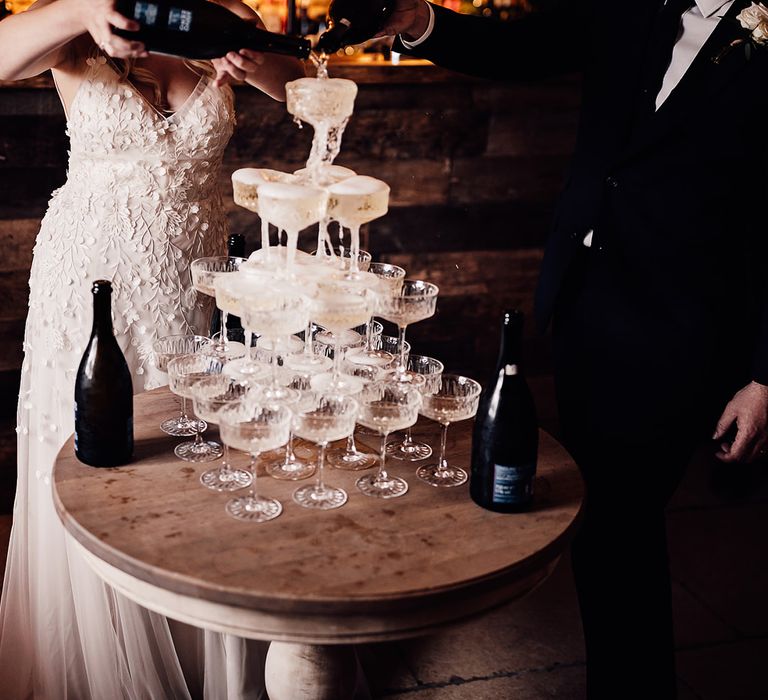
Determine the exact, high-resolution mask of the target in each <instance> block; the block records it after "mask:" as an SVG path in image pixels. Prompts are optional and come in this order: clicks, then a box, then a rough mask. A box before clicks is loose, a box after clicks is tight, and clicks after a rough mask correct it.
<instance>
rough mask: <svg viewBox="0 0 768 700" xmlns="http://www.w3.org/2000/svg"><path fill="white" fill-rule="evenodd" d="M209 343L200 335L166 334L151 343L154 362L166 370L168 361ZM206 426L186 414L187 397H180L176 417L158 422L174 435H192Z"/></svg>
mask: <svg viewBox="0 0 768 700" xmlns="http://www.w3.org/2000/svg"><path fill="white" fill-rule="evenodd" d="M210 345H211V339H210V338H206V337H205V336H202V335H166V336H164V337H163V338H158V339H157V340H156V341H155V342H154V343H152V351H153V352H154V353H155V364H156V365H157V368H158V369H159V370H160V371H161V372H166V373H167V372H168V363H169V362H170V361H171V360H174V359H175V358H177V357H180V356H181V355H192V354H194V353H199V352H202V351H203V350H204V349H205V348H206V347H208V346H210ZM207 427H208V426H207V425H206V424H205V422H204V421H201V420H198V419H197V418H194V417H193V418H190V417H189V416H188V415H187V399H186V398H184V397H183V396H182V397H181V408H180V409H179V415H178V416H177V417H176V418H168V419H167V420H164V421H163V422H162V423H161V424H160V429H161V430H162V431H163V432H164V433H168V435H173V436H174V437H192V436H193V435H196V434H197V433H198V432H202V431H203V430H205V429H206V428H207Z"/></svg>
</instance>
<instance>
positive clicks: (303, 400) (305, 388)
mask: <svg viewBox="0 0 768 700" xmlns="http://www.w3.org/2000/svg"><path fill="white" fill-rule="evenodd" d="M281 374H282V375H284V376H286V377H287V380H285V381H281V384H284V385H285V386H286V387H287V388H288V389H289V390H290V391H291V393H290V394H286V395H284V396H283V398H282V400H278V401H277V402H276V403H278V404H281V405H284V406H288V407H289V408H290V409H291V411H292V412H293V413H294V414H296V413H299V412H301V411H304V410H307V409H308V408H309V407H311V406H312V405H313V404H314V402H315V395H314V393H313V392H312V387H311V385H310V378H311V375H309V374H302V373H297V372H294V371H292V370H288V369H285V370H283V371H282V372H281ZM262 395H263V394H262ZM267 396H269V394H268V393H267ZM293 440H294V434H293V429H291V433H290V435H289V436H288V442H287V443H286V445H285V456H284V457H283V458H282V459H278V460H277V461H275V462H270V463H268V464H267V467H266V469H267V474H269V475H270V476H271V477H273V478H275V479H280V480H287V481H300V480H301V479H306V478H308V477H310V476H312V475H313V474H314V473H315V469H316V468H315V465H314V464H313V463H311V462H305V461H304V460H302V459H299V458H298V457H297V456H296V453H295V452H294V450H293Z"/></svg>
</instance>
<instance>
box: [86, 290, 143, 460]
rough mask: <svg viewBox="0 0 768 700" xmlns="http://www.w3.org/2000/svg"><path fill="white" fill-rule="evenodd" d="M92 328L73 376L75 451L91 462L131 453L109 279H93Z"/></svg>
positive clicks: (128, 396) (125, 372)
mask: <svg viewBox="0 0 768 700" xmlns="http://www.w3.org/2000/svg"><path fill="white" fill-rule="evenodd" d="M91 291H92V292H93V329H92V330H91V338H90V340H89V341H88V345H87V346H86V348H85V352H84V353H83V359H82V360H80V367H79V368H78V370H77V376H76V377H75V454H76V456H77V458H78V459H79V460H80V461H81V462H83V463H85V464H90V465H91V466H92V467H117V466H119V465H121V464H127V463H128V462H130V461H131V458H132V457H133V384H132V382H131V372H130V370H129V369H128V364H127V363H126V361H125V357H124V356H123V353H122V351H121V350H120V346H119V345H118V344H117V340H116V339H115V334H114V331H113V330H112V303H111V302H112V285H111V284H110V283H109V282H107V281H105V280H97V281H96V282H94V283H93V288H92V290H91Z"/></svg>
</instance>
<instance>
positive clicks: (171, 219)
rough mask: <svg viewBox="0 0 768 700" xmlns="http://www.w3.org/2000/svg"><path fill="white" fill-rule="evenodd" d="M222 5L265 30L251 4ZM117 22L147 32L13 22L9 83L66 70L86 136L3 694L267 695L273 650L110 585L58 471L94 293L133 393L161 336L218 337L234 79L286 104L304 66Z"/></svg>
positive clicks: (46, 285) (62, 205)
mask: <svg viewBox="0 0 768 700" xmlns="http://www.w3.org/2000/svg"><path fill="white" fill-rule="evenodd" d="M222 4H224V5H225V6H226V7H228V8H229V9H231V10H232V11H234V12H236V13H237V14H239V15H241V16H242V17H244V18H246V19H250V20H253V21H257V22H258V21H259V20H258V17H257V15H255V13H253V12H252V11H251V10H250V9H248V8H247V7H246V6H245V5H242V4H240V2H238V0H222ZM110 25H112V26H114V27H119V28H122V29H127V30H135V29H136V28H137V27H136V26H135V24H134V23H133V22H132V21H130V20H128V19H126V18H125V17H122V16H121V15H119V14H118V13H117V12H116V11H115V9H114V4H113V0H38V2H37V3H36V4H35V5H33V7H32V8H30V10H29V11H27V12H25V13H23V14H20V15H15V16H12V17H8V18H7V19H5V20H3V21H2V22H0V46H2V47H3V51H2V53H0V79H6V80H17V79H22V78H27V77H30V76H33V75H37V74H39V73H42V72H43V71H45V70H48V69H52V71H53V76H54V80H55V83H56V87H57V89H58V91H59V95H60V97H61V101H62V103H63V105H64V110H65V112H66V115H67V131H68V134H69V137H70V141H71V151H70V160H69V169H68V175H67V181H66V183H65V184H64V186H63V187H61V188H60V189H58V190H57V191H56V192H54V193H53V196H52V198H51V201H50V204H49V208H48V211H47V213H46V215H45V217H44V219H43V221H42V224H41V227H40V233H39V235H38V237H37V242H36V244H35V250H34V261H33V264H32V272H31V276H30V281H29V284H30V296H29V315H28V318H27V325H26V333H25V340H24V352H25V357H24V362H23V365H22V380H21V392H20V396H19V406H18V427H17V433H18V487H17V493H16V502H15V506H14V514H13V531H12V535H11V543H10V549H9V553H8V560H7V564H6V571H5V581H4V585H3V592H2V604H1V607H0V688H2V696H3V698H4V699H5V700H16V699H17V698H18V699H22V698H24V699H26V698H30V697H33V698H50V699H51V700H65V699H67V698H68V699H70V700H87V699H88V698H95V699H99V700H101V699H103V700H119V699H121V698H127V699H131V700H134V699H139V698H141V699H144V698H146V699H160V698H163V699H164V698H174V699H176V698H193V697H204V698H211V699H214V698H215V699H218V698H241V697H254V698H255V697H259V696H260V694H261V691H262V679H261V677H260V673H259V665H260V647H259V646H258V645H257V644H255V643H254V644H252V643H249V642H246V641H245V640H241V639H237V638H233V637H229V636H225V635H219V634H215V633H212V632H204V631H202V630H197V629H194V628H191V627H188V626H186V625H182V624H181V623H176V622H174V621H171V620H168V619H166V618H164V617H162V616H160V615H157V614H154V613H151V612H149V611H147V610H145V609H143V608H141V607H139V606H137V605H136V604H134V603H132V602H130V601H129V600H127V599H125V598H123V597H122V596H120V595H119V594H117V593H115V592H114V591H113V590H111V589H110V588H108V587H107V586H105V585H104V584H103V583H101V582H100V580H99V579H98V578H97V577H96V576H95V574H93V573H92V572H91V571H90V569H89V568H88V567H87V565H86V564H85V563H84V562H83V561H82V560H81V558H80V556H79V554H78V552H77V550H76V549H74V548H73V546H72V544H71V542H69V541H68V540H67V539H66V538H65V535H64V530H63V527H62V525H61V524H60V522H59V521H58V518H57V516H56V513H55V512H54V507H53V503H52V497H51V487H50V475H51V470H52V466H53V461H54V458H55V456H56V454H57V452H58V450H59V448H60V447H61V446H62V444H63V443H64V442H65V441H66V439H67V438H68V437H69V435H70V434H71V433H72V431H73V425H74V416H73V391H74V377H75V372H76V370H77V367H78V363H79V359H80V356H81V354H82V352H83V349H84V347H85V344H86V342H87V339H88V335H89V332H90V326H91V303H92V302H91V298H90V297H91V295H90V293H89V285H90V283H91V282H92V281H93V280H95V279H101V278H103V279H108V280H111V282H112V288H113V316H114V326H115V333H116V335H117V337H118V339H119V342H120V345H121V347H122V349H123V352H124V354H125V357H126V360H127V361H128V364H129V366H130V368H131V371H132V374H133V383H134V387H135V389H136V390H137V391H141V390H144V389H151V388H154V387H156V386H159V385H160V384H161V383H163V382H164V377H163V375H161V374H160V373H159V372H158V370H157V368H156V367H155V366H154V363H153V357H152V351H151V346H152V342H153V340H154V339H156V338H157V337H161V336H165V335H171V334H180V333H181V334H189V333H194V332H196V331H201V330H203V328H204V325H203V324H204V318H203V313H202V312H203V311H204V309H203V308H202V307H200V306H198V305H197V304H196V299H195V293H194V291H193V290H192V288H191V282H190V273H189V265H190V263H191V261H192V260H194V259H195V258H198V257H202V256H205V255H213V254H220V253H221V252H222V247H223V245H224V241H225V240H226V235H227V224H226V218H225V212H224V207H223V203H222V199H221V195H220V193H219V191H218V179H219V178H218V176H219V171H220V166H221V161H222V155H223V152H224V149H225V147H226V145H227V142H228V140H229V138H230V136H231V134H232V131H233V128H234V125H235V114H234V110H233V95H232V91H231V89H230V88H229V87H228V86H226V82H227V80H228V79H230V78H234V79H238V80H245V81H246V82H248V83H250V84H251V85H253V86H255V87H257V88H259V89H261V90H263V91H264V92H265V93H267V94H269V95H271V96H272V97H274V98H276V99H279V100H282V99H284V86H285V83H286V81H288V80H292V79H294V78H296V77H299V76H301V75H303V70H302V67H301V64H300V63H299V62H298V61H297V60H294V59H290V58H282V57H274V56H263V55H260V54H256V53H254V52H250V51H247V50H242V51H240V52H239V53H229V54H228V55H227V56H225V57H223V58H222V59H217V60H216V61H214V62H212V64H211V63H202V62H185V61H181V60H178V59H173V58H169V57H160V56H149V55H148V54H147V53H146V52H145V50H144V47H143V45H141V44H140V43H136V42H130V41H127V40H125V39H122V38H120V37H117V36H115V35H114V34H112V32H111V29H110ZM247 646H248V647H249V649H248V650H247V649H246V647H247ZM246 654H248V661H247V662H246ZM248 670H250V671H251V674H252V676H253V678H250V677H249V674H248V672H247V671H248Z"/></svg>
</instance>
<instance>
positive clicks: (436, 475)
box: [416, 374, 482, 486]
mask: <svg viewBox="0 0 768 700" xmlns="http://www.w3.org/2000/svg"><path fill="white" fill-rule="evenodd" d="M481 389H482V387H481V386H480V384H479V383H478V382H476V381H475V380H474V379H470V378H469V377H462V376H460V375H456V374H444V375H443V376H442V379H441V381H440V388H439V389H438V390H437V391H436V392H435V393H434V394H427V395H425V396H424V398H423V402H422V405H421V415H423V416H425V417H427V418H430V419H432V420H434V421H437V422H438V423H440V425H441V426H442V431H441V435H440V457H439V459H438V461H437V464H431V465H425V466H423V467H419V468H418V470H417V471H416V476H418V477H419V479H421V480H422V481H424V482H426V483H427V484H430V485H431V486H460V485H461V484H463V483H464V482H465V481H466V480H467V472H466V471H465V470H464V469H462V468H461V467H453V466H450V465H449V464H448V460H447V458H446V456H445V443H446V440H447V437H448V426H449V425H450V424H451V423H456V422H457V421H460V420H467V419H468V418H472V417H473V416H474V415H475V413H477V405H478V403H479V401H480V391H481Z"/></svg>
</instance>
